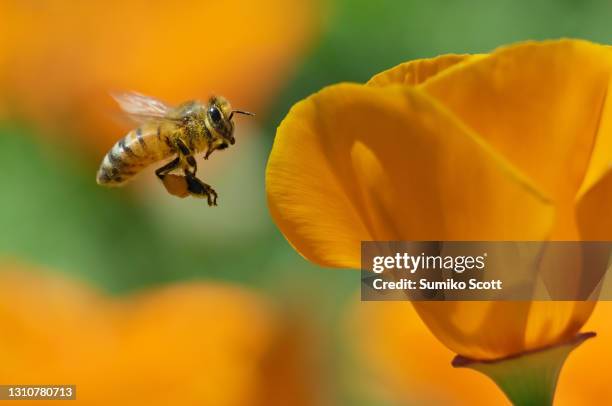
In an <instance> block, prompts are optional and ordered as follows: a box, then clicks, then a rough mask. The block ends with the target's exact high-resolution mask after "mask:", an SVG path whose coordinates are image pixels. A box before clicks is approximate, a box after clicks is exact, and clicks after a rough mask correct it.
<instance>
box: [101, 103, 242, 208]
mask: <svg viewBox="0 0 612 406" xmlns="http://www.w3.org/2000/svg"><path fill="white" fill-rule="evenodd" d="M114 97H115V100H117V102H118V103H119V106H120V107H121V109H122V110H124V111H125V112H126V113H127V114H128V115H129V116H130V117H131V118H132V119H133V120H134V121H136V122H137V123H139V125H140V126H139V127H138V128H136V129H134V130H132V131H130V132H129V133H128V134H127V135H126V136H125V137H123V138H122V139H120V140H119V141H118V142H117V143H116V144H115V145H114V146H113V147H112V148H111V149H110V151H108V153H107V154H106V156H105V157H104V159H103V160H102V164H101V165H100V169H98V174H97V176H96V180H97V182H98V184H99V185H104V186H122V185H123V184H125V183H126V182H127V181H128V180H130V179H131V178H132V177H133V176H134V175H136V174H137V173H138V172H140V171H141V170H143V169H144V168H145V167H147V166H149V165H151V164H153V163H155V162H160V161H164V160H167V159H169V158H172V160H171V161H170V162H168V163H167V164H165V165H163V166H162V167H160V168H158V169H157V170H156V171H155V174H156V175H157V177H158V178H159V179H160V180H161V181H162V183H163V184H164V186H165V187H166V189H167V190H168V192H170V193H172V194H174V195H176V196H180V197H185V196H187V195H191V196H194V197H199V198H206V200H207V202H208V205H209V206H216V205H217V193H216V192H215V191H214V189H213V188H212V187H211V186H210V185H208V184H206V183H204V182H202V181H201V180H200V179H198V178H197V177H196V172H197V169H198V167H197V163H196V160H195V157H194V155H195V154H196V153H200V152H204V154H205V155H204V159H208V157H209V156H210V154H212V153H213V152H214V151H216V150H222V149H225V148H227V147H229V146H230V145H234V143H235V142H236V140H235V138H234V122H233V121H232V119H233V117H234V114H236V113H238V114H246V115H251V116H252V115H254V114H252V113H249V112H247V111H241V110H232V107H231V106H230V104H229V102H228V101H227V100H226V99H224V98H223V97H219V96H213V97H211V98H210V100H209V101H208V103H206V104H204V103H202V102H199V101H188V102H185V103H183V104H180V105H179V106H177V107H170V106H168V105H167V104H165V103H163V102H161V101H159V100H157V99H154V98H152V97H148V96H144V95H142V94H139V93H125V94H120V95H116V96H114ZM174 171H181V172H182V174H180V175H175V174H171V172H174Z"/></svg>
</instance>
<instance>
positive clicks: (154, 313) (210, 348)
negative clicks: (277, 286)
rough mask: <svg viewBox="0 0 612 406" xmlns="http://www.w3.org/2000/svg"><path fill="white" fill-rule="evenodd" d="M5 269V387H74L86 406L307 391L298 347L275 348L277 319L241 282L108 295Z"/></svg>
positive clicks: (0, 340) (255, 398) (254, 400)
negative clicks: (236, 284)
mask: <svg viewBox="0 0 612 406" xmlns="http://www.w3.org/2000/svg"><path fill="white" fill-rule="evenodd" d="M2 269H3V272H0V298H1V299H0V323H1V324H2V329H3V334H2V337H0V357H1V358H2V366H1V367H0V382H2V383H3V384H16V385H17V384H41V383H47V384H60V383H61V384H74V385H76V387H77V404H86V405H111V404H129V405H139V404H142V405H167V404H181V405H191V404H206V405H209V404H210V405H237V406H238V405H239V406H243V405H259V404H272V405H274V404H278V405H281V404H286V403H284V402H285V401H286V400H287V397H288V396H295V395H298V396H301V395H302V394H304V393H307V392H308V390H307V389H304V385H306V382H307V380H306V379H304V378H306V377H305V376H304V371H303V370H295V371H294V370H293V369H292V367H295V368H296V369H299V367H300V363H301V362H302V358H300V357H301V355H300V350H299V349H298V348H296V347H294V346H289V345H280V346H279V345H278V344H279V343H282V342H285V340H286V338H285V337H286V331H285V329H284V327H283V325H282V324H281V321H282V320H281V319H280V318H278V317H277V315H275V314H274V312H273V311H272V309H271V308H270V306H269V305H268V304H267V303H266V302H265V301H264V300H262V299H261V298H260V297H258V296H256V295H254V294H253V293H250V292H247V291H245V290H244V289H241V288H237V287H233V286H228V285H222V284H206V283H184V284H179V285H174V286H169V287H165V288H162V289H156V290H154V291H149V292H144V293H141V294H138V295H135V296H130V297H126V298H123V299H111V298H109V297H105V296H103V295H100V294H98V293H96V292H95V291H93V290H92V289H91V288H90V287H88V286H86V285H84V284H79V283H75V282H72V281H69V280H67V279H63V278H60V277H57V276H51V275H50V274H42V273H31V272H25V271H23V270H20V271H15V269H19V267H15V266H6V265H5V266H3V267H2ZM292 343H298V344H299V341H293V342H292ZM284 363H288V364H287V366H284V365H283V364H284ZM278 371H284V374H282V375H281V374H279V373H278ZM297 379H299V380H297ZM277 385H278V386H277ZM276 387H280V388H282V390H279V391H276V390H275V389H274V388H276ZM292 390H293V392H291V391H292ZM285 392H290V393H285ZM306 400H308V397H306V398H305V399H304V403H301V404H303V405H307V404H309V403H307V402H306ZM35 403H36V402H33V404H35Z"/></svg>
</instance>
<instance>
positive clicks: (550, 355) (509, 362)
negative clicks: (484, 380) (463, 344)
mask: <svg viewBox="0 0 612 406" xmlns="http://www.w3.org/2000/svg"><path fill="white" fill-rule="evenodd" d="M593 336H595V333H582V334H578V335H577V336H576V337H574V338H573V339H572V340H570V341H567V342H565V343H561V344H558V345H555V346H552V347H548V348H544V349H540V350H536V351H530V352H527V353H523V354H520V355H517V356H513V357H509V358H504V359H501V360H493V361H475V360H471V359H468V358H465V357H462V356H461V355H458V356H456V357H455V359H454V360H453V366H454V367H458V368H471V369H474V370H476V371H479V372H481V373H483V374H485V375H487V376H488V377H489V378H491V379H492V380H493V382H495V383H496V384H497V386H499V388H500V389H501V390H502V391H503V392H504V393H505V394H506V396H507V397H508V399H510V401H511V402H512V404H514V405H517V406H527V405H529V406H531V405H534V406H535V405H537V406H545V405H552V402H553V398H554V396H555V389H556V387H557V380H558V379H559V373H560V372H561V367H562V366H563V364H564V362H565V360H566V358H567V356H568V355H569V353H570V352H572V350H574V348H576V347H578V346H579V345H580V344H582V342H584V341H585V340H586V339H588V338H591V337H593Z"/></svg>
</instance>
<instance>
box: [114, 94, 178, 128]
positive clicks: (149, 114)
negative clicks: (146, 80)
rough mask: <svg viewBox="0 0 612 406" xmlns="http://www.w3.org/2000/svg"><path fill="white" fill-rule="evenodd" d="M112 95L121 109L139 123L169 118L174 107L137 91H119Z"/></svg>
mask: <svg viewBox="0 0 612 406" xmlns="http://www.w3.org/2000/svg"><path fill="white" fill-rule="evenodd" d="M112 96H113V98H114V99H115V100H116V101H117V103H118V104H119V107H121V110H123V111H124V112H125V113H126V114H127V115H128V116H129V117H130V118H132V119H133V120H134V121H136V122H137V123H142V122H144V121H150V120H162V119H167V118H166V116H167V114H168V112H169V111H170V110H171V109H172V107H170V106H169V105H167V104H166V103H164V102H162V101H161V100H157V99H155V98H153V97H149V96H145V95H144V94H140V93H136V92H129V93H118V94H113V95H112Z"/></svg>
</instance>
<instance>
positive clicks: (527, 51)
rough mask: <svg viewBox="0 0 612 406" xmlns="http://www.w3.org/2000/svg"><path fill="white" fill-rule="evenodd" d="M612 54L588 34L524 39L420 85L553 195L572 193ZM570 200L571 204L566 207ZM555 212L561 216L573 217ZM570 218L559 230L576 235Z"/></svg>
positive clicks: (595, 123)
mask: <svg viewBox="0 0 612 406" xmlns="http://www.w3.org/2000/svg"><path fill="white" fill-rule="evenodd" d="M611 68H612V58H611V54H610V51H609V50H608V49H607V47H603V46H599V45H595V44H592V43H588V42H585V41H574V40H562V41H550V42H543V43H537V42H527V43H522V44H518V45H514V46H510V47H505V48H501V49H499V50H497V51H495V52H494V53H492V54H490V55H489V56H487V57H484V58H480V59H477V60H474V61H469V62H468V63H464V64H461V65H460V66H457V67H456V68H455V69H449V70H447V71H446V72H444V73H443V74H441V75H438V76H436V77H434V78H432V79H431V80H429V81H427V82H426V83H424V84H423V85H422V89H423V90H424V91H426V92H427V93H428V94H430V95H431V96H433V97H434V98H436V99H437V100H438V101H439V102H440V103H442V104H443V105H444V106H445V107H446V108H448V109H449V110H450V111H452V112H453V113H454V114H455V115H456V116H457V117H458V118H459V119H460V120H461V121H462V122H463V123H465V124H466V125H467V126H468V127H470V128H472V129H473V130H474V131H475V132H476V133H478V134H479V135H480V136H481V137H483V138H484V139H485V140H486V142H488V143H489V144H490V145H491V146H492V147H493V148H494V149H495V150H496V151H499V152H500V153H501V154H502V155H503V156H505V157H506V158H507V159H508V160H509V161H510V162H512V164H513V165H515V166H516V167H517V168H518V169H519V170H521V171H522V172H524V173H525V174H526V175H527V176H529V178H530V179H533V180H534V182H535V183H536V184H537V185H538V187H539V188H541V190H542V191H543V192H544V193H545V194H546V195H547V196H551V197H552V198H553V199H554V200H555V201H557V202H559V201H563V200H565V201H571V202H572V206H571V207H573V199H574V196H575V195H576V193H577V191H578V188H579V187H580V185H581V183H582V180H583V177H584V176H585V172H586V168H587V165H588V163H589V160H590V156H591V151H592V149H593V145H594V140H595V136H596V134H597V131H598V126H599V121H600V116H601V112H602V107H603V103H604V101H605V98H606V94H607V88H608V81H609V77H610V72H611ZM571 207H570V209H571ZM568 211H569V214H570V215H569V216H564V215H560V217H562V218H567V217H570V218H571V217H572V216H571V214H572V210H568ZM570 228H571V227H570V226H567V225H564V226H560V227H559V230H558V233H557V237H559V238H568V239H572V238H576V234H575V233H573V234H572V233H571V232H570Z"/></svg>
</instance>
